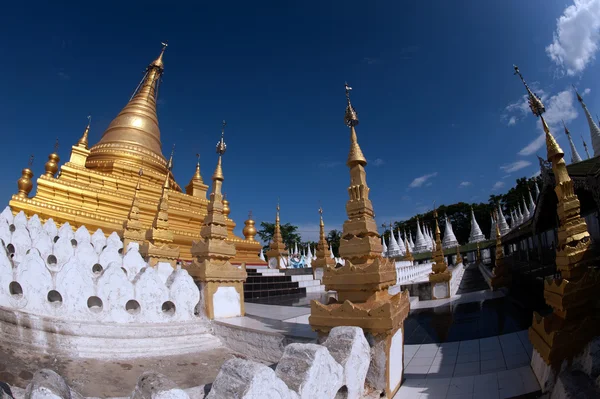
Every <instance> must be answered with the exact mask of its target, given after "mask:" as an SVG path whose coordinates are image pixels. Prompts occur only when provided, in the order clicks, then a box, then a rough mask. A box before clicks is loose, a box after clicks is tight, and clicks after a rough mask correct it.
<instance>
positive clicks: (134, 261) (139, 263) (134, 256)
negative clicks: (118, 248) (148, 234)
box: [123, 243, 148, 281]
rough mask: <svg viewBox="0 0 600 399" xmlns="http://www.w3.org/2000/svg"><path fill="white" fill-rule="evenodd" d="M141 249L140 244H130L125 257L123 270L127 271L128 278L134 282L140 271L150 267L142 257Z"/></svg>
mask: <svg viewBox="0 0 600 399" xmlns="http://www.w3.org/2000/svg"><path fill="white" fill-rule="evenodd" d="M132 244H135V245H132ZM139 248H140V246H139V245H138V243H129V245H128V249H127V253H126V254H125V256H124V257H123V268H124V269H125V270H126V271H127V278H128V279H129V280H130V281H133V279H134V278H135V276H137V274H138V273H139V272H140V270H142V269H143V268H144V267H146V266H148V264H147V263H146V261H145V260H144V258H142V255H140V252H139Z"/></svg>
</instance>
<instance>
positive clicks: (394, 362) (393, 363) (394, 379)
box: [389, 328, 404, 390]
mask: <svg viewBox="0 0 600 399" xmlns="http://www.w3.org/2000/svg"><path fill="white" fill-rule="evenodd" d="M403 350H404V344H403V337H402V329H401V328H400V329H398V331H396V333H395V334H394V336H393V337H392V343H391V345H390V370H389V378H390V380H389V383H390V388H391V389H392V390H393V389H394V388H396V387H397V386H399V385H400V380H401V379H402V369H403V367H404V365H403V361H404V358H403V356H402V352H403Z"/></svg>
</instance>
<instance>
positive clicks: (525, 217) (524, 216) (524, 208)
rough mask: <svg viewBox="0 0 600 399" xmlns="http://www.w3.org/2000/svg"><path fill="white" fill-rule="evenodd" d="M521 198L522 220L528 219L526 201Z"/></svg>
mask: <svg viewBox="0 0 600 399" xmlns="http://www.w3.org/2000/svg"><path fill="white" fill-rule="evenodd" d="M521 200H523V221H526V220H529V218H530V215H529V209H527V203H526V202H525V198H521Z"/></svg>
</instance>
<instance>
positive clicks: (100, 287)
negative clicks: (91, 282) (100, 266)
mask: <svg viewBox="0 0 600 399" xmlns="http://www.w3.org/2000/svg"><path fill="white" fill-rule="evenodd" d="M97 292H98V295H97V296H98V298H100V300H101V301H102V311H101V312H98V313H101V314H103V315H102V316H100V315H99V318H100V317H102V318H104V319H105V320H106V321H114V322H117V323H127V322H129V321H130V319H131V318H132V316H134V315H135V312H134V309H130V310H131V312H128V311H127V310H126V305H127V302H129V301H130V300H132V299H134V293H133V285H132V284H131V282H130V281H129V280H128V279H127V276H126V275H125V273H124V272H123V270H122V269H121V265H119V264H116V263H111V264H110V265H109V266H108V267H107V268H106V269H104V271H103V272H102V275H101V276H100V277H99V278H98V283H97ZM132 313H133V314H132Z"/></svg>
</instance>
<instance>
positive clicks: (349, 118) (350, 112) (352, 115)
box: [344, 82, 358, 127]
mask: <svg viewBox="0 0 600 399" xmlns="http://www.w3.org/2000/svg"><path fill="white" fill-rule="evenodd" d="M344 87H345V89H346V101H347V102H348V105H347V106H346V114H345V115H344V122H345V123H346V125H347V126H349V127H352V126H356V125H358V114H357V113H356V110H355V109H354V107H353V106H352V103H351V102H350V91H351V90H352V87H350V86H349V85H348V82H345V83H344Z"/></svg>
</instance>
